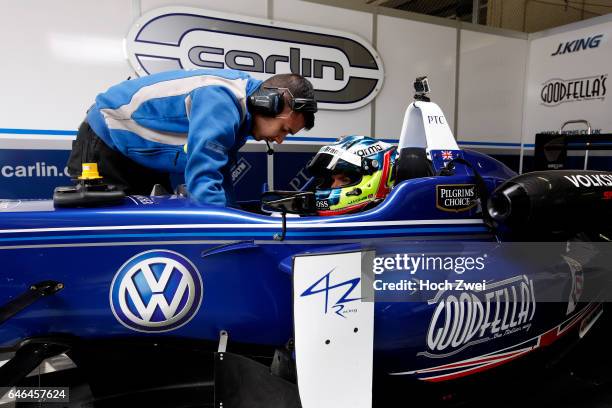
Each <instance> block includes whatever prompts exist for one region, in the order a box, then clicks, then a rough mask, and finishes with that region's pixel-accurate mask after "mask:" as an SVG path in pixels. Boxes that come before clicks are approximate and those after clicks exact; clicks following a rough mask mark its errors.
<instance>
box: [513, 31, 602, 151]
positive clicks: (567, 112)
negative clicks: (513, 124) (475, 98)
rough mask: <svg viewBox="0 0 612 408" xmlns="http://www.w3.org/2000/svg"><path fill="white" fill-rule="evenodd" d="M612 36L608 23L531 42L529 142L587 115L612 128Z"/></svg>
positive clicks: (593, 122) (526, 134)
mask: <svg viewBox="0 0 612 408" xmlns="http://www.w3.org/2000/svg"><path fill="white" fill-rule="evenodd" d="M611 39H612V22H607V23H603V24H597V25H593V26H590V27H587V28H581V29H576V30H572V31H566V32H562V33H559V34H555V35H550V36H547V37H543V38H537V39H534V40H532V41H531V44H530V50H529V68H528V73H527V89H528V92H527V98H526V102H525V112H526V116H525V125H524V142H525V143H533V142H534V140H535V134H536V133H539V132H544V131H551V130H559V128H560V126H561V124H562V123H563V122H564V121H567V120H572V119H586V120H588V121H589V122H590V123H591V126H592V127H593V129H597V130H601V131H603V132H610V131H612V116H611V115H610V112H611V111H612V98H610V95H609V94H607V92H606V91H607V89H606V88H607V87H609V86H610V82H609V79H608V76H609V74H610V73H612V68H611V67H612V41H611ZM559 50H560V51H561V52H558V51H559ZM549 87H550V88H549ZM546 99H547V100H546ZM573 128H574V129H584V126H581V125H576V126H574V127H573ZM568 129H572V128H571V127H569V128H568Z"/></svg>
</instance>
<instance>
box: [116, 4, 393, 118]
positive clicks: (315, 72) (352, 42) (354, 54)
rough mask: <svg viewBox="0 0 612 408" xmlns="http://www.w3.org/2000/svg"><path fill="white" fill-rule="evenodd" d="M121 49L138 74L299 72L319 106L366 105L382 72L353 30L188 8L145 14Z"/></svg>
mask: <svg viewBox="0 0 612 408" xmlns="http://www.w3.org/2000/svg"><path fill="white" fill-rule="evenodd" d="M126 48H127V52H128V57H129V60H130V63H131V64H132V66H133V67H134V69H135V70H136V72H137V73H138V74H139V75H148V74H152V73H156V72H161V71H167V70H172V69H196V68H232V69H238V70H241V71H247V72H249V73H250V74H252V75H253V76H254V77H256V78H259V79H266V78H268V77H270V76H272V75H274V74H279V73H289V72H292V73H296V74H301V75H303V76H305V77H306V78H308V79H309V80H310V81H311V82H312V84H313V86H314V87H315V91H316V97H317V100H318V102H319V107H320V108H322V109H334V110H348V109H356V108H359V107H362V106H364V105H366V104H368V103H369V102H370V101H371V100H372V99H374V97H375V96H376V94H377V93H378V92H379V91H380V89H381V87H382V81H383V77H384V72H383V66H382V61H381V59H380V57H379V56H378V54H377V53H376V51H374V49H373V48H372V47H371V46H370V45H369V44H368V43H366V42H365V41H364V40H362V39H361V38H359V37H357V36H355V35H353V34H349V33H345V32H340V31H335V30H328V29H323V28H316V27H307V26H301V25H295V24H289V23H280V22H272V21H270V20H263V19H257V18H253V17H245V16H236V15H231V14H225V13H219V12H212V11H207V10H201V9H194V8H186V7H165V8H160V9H156V10H153V11H151V12H149V13H146V14H145V15H143V16H142V17H141V18H140V19H138V21H136V22H135V23H134V25H133V26H132V28H131V29H130V31H129V33H128V35H127V41H126Z"/></svg>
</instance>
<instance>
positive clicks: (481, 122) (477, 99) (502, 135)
mask: <svg viewBox="0 0 612 408" xmlns="http://www.w3.org/2000/svg"><path fill="white" fill-rule="evenodd" d="M526 60H527V41H526V40H524V39H519V38H509V37H502V36H499V35H493V34H485V33H480V32H475V31H468V30H462V31H461V45H460V57H459V61H460V63H459V99H458V105H459V110H458V121H457V128H458V130H457V135H456V137H457V140H459V141H460V142H461V141H463V142H465V141H475V142H478V143H487V142H488V143H494V142H503V143H516V144H517V145H516V146H515V147H517V148H518V143H520V141H521V128H522V116H523V81H524V78H525V69H526ZM483 146H484V147H487V145H483ZM491 146H492V145H491Z"/></svg>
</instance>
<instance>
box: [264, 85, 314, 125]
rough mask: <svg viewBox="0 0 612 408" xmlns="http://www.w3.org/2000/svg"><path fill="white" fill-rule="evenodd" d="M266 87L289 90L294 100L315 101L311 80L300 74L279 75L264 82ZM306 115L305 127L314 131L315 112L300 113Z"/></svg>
mask: <svg viewBox="0 0 612 408" xmlns="http://www.w3.org/2000/svg"><path fill="white" fill-rule="evenodd" d="M262 86H264V87H270V88H287V89H289V92H291V95H293V97H294V98H307V99H315V93H314V88H313V86H312V84H311V83H310V81H309V80H307V79H306V78H304V77H303V76H301V75H298V74H277V75H274V76H272V77H270V78H268V79H266V80H265V81H264V83H263V84H262ZM300 113H301V114H302V115H304V127H305V128H306V129H307V130H310V129H312V127H313V126H314V122H315V116H314V112H300Z"/></svg>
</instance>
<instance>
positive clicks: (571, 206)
mask: <svg viewBox="0 0 612 408" xmlns="http://www.w3.org/2000/svg"><path fill="white" fill-rule="evenodd" d="M488 208H489V214H490V215H491V217H493V219H494V220H496V221H497V222H499V223H500V224H504V225H506V226H508V227H509V228H511V229H517V230H526V229H531V230H536V229H537V230H539V231H546V232H568V233H573V232H602V231H607V230H610V229H612V217H611V216H612V173H610V172H603V171H588V170H556V171H555V170H552V171H536V172H532V173H526V174H522V175H520V176H516V177H514V178H511V179H510V180H508V181H506V182H505V183H503V184H502V185H501V186H499V187H498V188H496V189H495V191H493V193H492V194H491V197H490V199H489V203H488Z"/></svg>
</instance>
